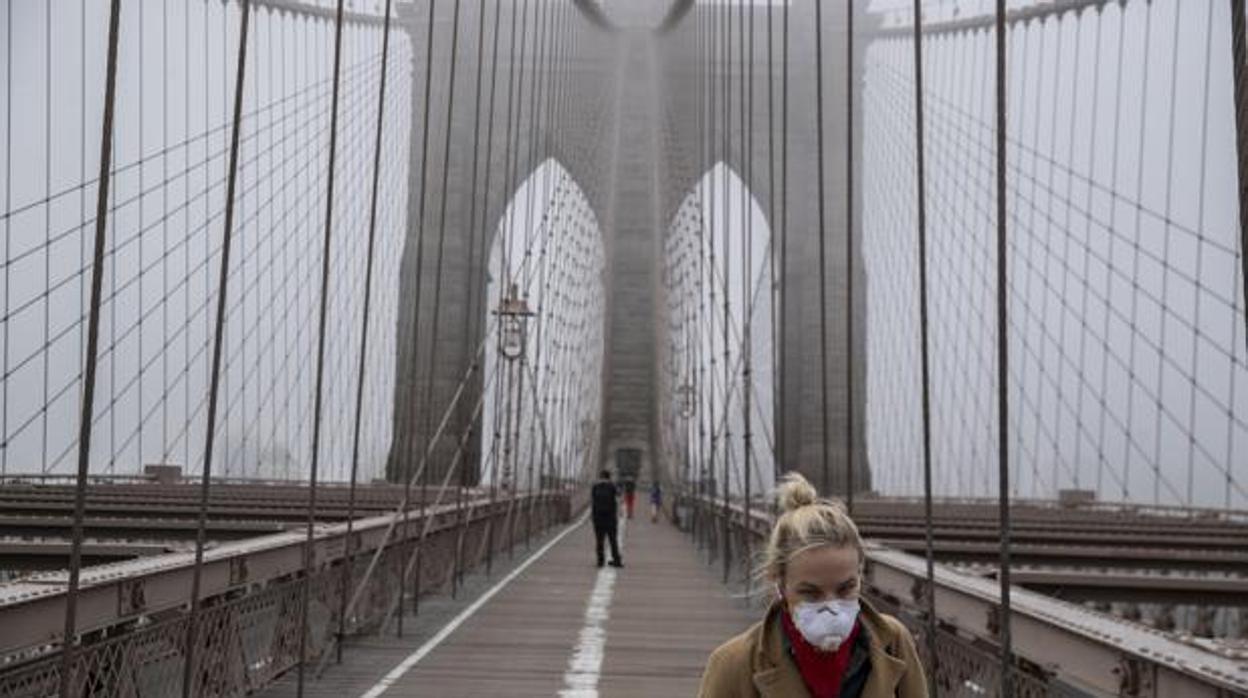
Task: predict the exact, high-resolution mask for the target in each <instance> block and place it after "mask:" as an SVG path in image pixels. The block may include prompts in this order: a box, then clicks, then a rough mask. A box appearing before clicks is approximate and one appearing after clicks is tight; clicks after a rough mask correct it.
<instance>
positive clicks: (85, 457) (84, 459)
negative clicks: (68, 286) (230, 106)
mask: <svg viewBox="0 0 1248 698" xmlns="http://www.w3.org/2000/svg"><path fill="white" fill-rule="evenodd" d="M120 16H121V0H112V4H111V5H110V6H109V18H108V67H107V70H108V73H107V82H106V83H105V87H104V123H103V127H102V129H101V132H102V135H101V138H100V180H99V181H100V185H99V192H98V195H97V197H96V204H95V247H94V253H93V257H92V261H91V314H90V316H89V318H88V321H87V355H86V357H85V363H86V369H85V370H86V373H85V376H84V378H83V396H82V414H81V421H79V423H78V479H77V482H76V483H75V487H74V529H73V542H72V543H71V544H70V549H69V583H68V586H67V588H66V592H65V593H66V598H65V630H64V635H63V643H62V646H61V676H60V694H61V698H70V697H71V696H73V695H74V691H73V682H72V679H73V667H74V654H75V647H74V634H75V631H76V629H77V620H78V618H77V612H78V577H79V568H80V567H81V565H82V535H83V531H82V517H83V513H84V510H85V509H86V503H87V502H86V498H87V475H88V474H89V472H90V468H91V418H92V415H93V412H94V407H95V371H96V359H97V357H98V355H99V340H100V295H101V291H102V290H103V288H102V287H103V280H104V233H105V229H106V227H107V226H106V224H107V222H108V185H109V175H110V174H111V172H110V169H111V166H112V154H113V149H112V145H113V113H114V105H115V104H116V101H117V41H118V22H119V21H120ZM245 22H246V20H244V23H245ZM9 26H10V27H12V23H11V22H10V25H9ZM9 64H10V65H12V61H9ZM240 77H241V73H240ZM237 123H238V122H237V120H236V121H235V144H237V142H238V140H237V133H238V131H237ZM6 277H7V274H6ZM6 335H7V333H6ZM198 569H199V568H198V566H196V570H198Z"/></svg>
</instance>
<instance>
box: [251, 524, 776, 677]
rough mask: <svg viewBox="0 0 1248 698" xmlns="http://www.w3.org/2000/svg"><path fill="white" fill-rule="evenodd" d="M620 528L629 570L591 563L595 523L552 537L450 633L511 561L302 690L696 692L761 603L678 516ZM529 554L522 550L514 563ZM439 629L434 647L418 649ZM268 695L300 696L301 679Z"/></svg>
mask: <svg viewBox="0 0 1248 698" xmlns="http://www.w3.org/2000/svg"><path fill="white" fill-rule="evenodd" d="M639 509H640V507H639ZM639 514H640V512H639ZM623 534H624V535H623V538H624V541H623V548H624V550H623V556H624V563H625V568H624V569H622V570H618V571H617V570H614V569H612V568H609V567H608V568H604V569H603V570H601V571H600V570H599V569H598V568H597V567H596V566H595V565H594V564H593V563H594V553H593V529H592V527H591V526H590V525H589V523H588V522H583V523H580V524H579V525H576V526H575V527H573V528H571V529H570V530H568V531H567V532H566V534H564V535H562V537H560V538H558V539H557V540H555V537H554V536H551V537H550V539H549V540H550V542H549V543H548V545H549V548H548V549H546V550H545V552H544V553H542V554H541V555H540V557H537V558H536V559H535V560H534V561H533V562H532V563H531V564H530V565H529V566H528V567H526V568H525V569H523V570H522V571H519V572H518V573H517V574H516V575H515V577H514V578H513V579H512V580H511V581H510V582H509V583H507V584H506V586H504V587H503V588H502V589H500V590H499V591H498V592H497V594H495V595H494V596H493V597H492V598H490V599H489V600H488V601H486V602H485V603H483V604H481V605H480V606H479V608H478V609H477V610H476V612H475V613H473V614H472V615H471V616H469V617H468V618H466V619H465V620H463V622H462V623H461V624H459V625H458V626H455V627H454V629H453V630H451V631H450V632H449V633H447V632H446V629H447V628H448V625H447V621H449V620H451V619H452V618H454V617H455V616H456V615H457V614H460V613H461V612H462V611H463V609H464V607H467V606H468V605H469V604H470V603H472V602H474V601H475V600H476V599H478V598H479V597H480V595H481V592H482V591H483V590H485V589H488V588H490V587H491V586H492V585H494V584H496V583H497V582H498V581H499V580H501V579H503V578H504V577H505V575H507V574H508V570H507V569H505V568H504V569H500V568H497V567H496V569H495V574H494V577H493V579H491V580H488V583H486V581H485V580H483V579H480V580H477V581H476V582H474V584H473V585H472V586H475V587H476V588H471V587H470V589H469V593H468V594H466V595H464V597H463V598H462V599H461V601H460V602H457V603H452V602H450V601H449V600H445V599H443V600H430V601H424V600H422V607H421V615H420V617H419V618H418V619H415V620H414V621H413V623H409V626H410V625H412V624H414V625H415V630H414V631H413V632H412V633H409V634H408V635H407V637H405V638H403V639H401V640H400V639H396V638H394V637H392V636H387V637H369V638H364V639H359V640H356V641H354V642H352V643H351V644H350V645H348V647H347V655H346V659H345V661H344V663H343V664H342V665H341V666H331V667H330V668H329V670H328V671H326V673H325V675H324V676H323V677H322V678H321V679H319V680H315V679H311V680H309V682H308V684H307V690H306V691H305V695H307V696H310V697H311V696H329V697H332V698H355V697H356V696H370V697H371V696H379V695H384V696H394V697H399V696H437V697H439V698H440V697H453V696H690V695H694V694H695V693H696V692H697V686H698V680H699V678H700V676H701V672H702V667H703V665H704V663H705V661H706V658H707V656H708V655H709V654H710V652H711V651H712V650H713V649H714V648H715V646H716V645H718V644H719V643H720V642H722V641H723V640H725V639H727V638H729V637H731V636H732V635H734V634H736V633H738V632H740V631H741V630H742V629H744V628H745V627H747V626H748V625H749V624H750V623H752V622H753V621H754V620H755V619H756V617H757V615H758V612H757V611H755V610H751V609H750V608H748V607H747V604H746V603H745V601H744V600H742V599H741V598H739V597H738V596H735V595H734V594H732V593H731V592H729V590H728V589H727V588H726V587H725V586H724V585H722V584H721V583H720V580H719V578H718V573H717V568H714V567H711V566H708V565H706V564H705V563H704V562H703V561H702V560H701V559H700V558H699V556H698V555H697V553H696V551H695V549H694V546H693V543H692V541H691V540H690V538H689V537H688V536H686V535H684V534H682V533H680V532H679V531H678V530H676V529H675V528H674V527H672V526H671V525H670V524H668V523H658V524H652V523H650V521H649V519H648V518H642V517H641V516H638V518H636V519H634V520H632V521H629V522H627V526H625V527H624V528H623ZM544 547H545V545H543V546H542V547H540V548H539V546H538V545H537V544H535V545H534V546H533V551H534V553H537V551H538V550H541V549H543V548H544ZM522 550H523V549H522ZM528 555H529V553H524V552H518V553H517V554H516V558H515V563H514V564H513V565H512V566H513V567H520V566H522V565H523V563H524V561H525V560H527V559H528ZM439 633H442V634H443V635H444V638H443V639H442V641H441V642H440V643H438V644H437V645H436V647H433V648H432V649H431V650H428V651H427V653H425V654H423V655H419V656H416V655H415V653H418V651H419V650H420V649H421V648H422V647H425V648H427V646H428V645H427V643H428V642H429V640H430V638H433V637H435V635H438V634H439ZM396 667H398V668H397V669H396ZM404 669H405V670H404ZM387 674H389V675H390V676H389V680H388V681H387V680H386V677H387ZM400 674H401V675H400ZM379 684H381V685H379ZM383 686H384V690H382V687H383ZM264 695H266V696H273V697H278V696H293V695H294V681H293V677H287V678H286V680H284V681H282V682H281V683H279V684H278V685H277V686H275V687H274V688H273V689H271V690H270V691H268V692H266V693H265V694H264Z"/></svg>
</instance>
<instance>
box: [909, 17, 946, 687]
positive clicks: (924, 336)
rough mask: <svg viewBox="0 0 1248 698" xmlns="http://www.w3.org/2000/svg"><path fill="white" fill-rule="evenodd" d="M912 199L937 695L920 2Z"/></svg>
mask: <svg viewBox="0 0 1248 698" xmlns="http://www.w3.org/2000/svg"><path fill="white" fill-rule="evenodd" d="M914 132H915V154H914V159H915V197H916V207H917V218H918V221H917V222H918V234H919V361H920V365H921V367H922V380H923V386H922V398H921V401H922V416H923V523H924V528H925V533H926V544H925V552H926V555H927V598H926V599H925V600H926V602H927V633H926V634H927V638H926V640H927V662H928V666H927V690H928V693H930V694H931V695H933V696H936V695H938V691H937V688H936V675H937V674H938V673H939V672H940V656H939V655H938V654H937V653H936V566H935V556H934V554H933V551H932V548H933V539H932V401H931V357H930V355H929V335H928V308H927V179H926V177H927V174H926V172H927V171H926V154H925V150H924V147H925V146H924V131H923V0H914Z"/></svg>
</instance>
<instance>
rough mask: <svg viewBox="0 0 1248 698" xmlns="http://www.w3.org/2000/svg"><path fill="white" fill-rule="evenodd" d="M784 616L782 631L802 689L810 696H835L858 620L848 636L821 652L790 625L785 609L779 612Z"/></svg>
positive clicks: (853, 639) (839, 689) (842, 676)
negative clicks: (804, 687) (837, 644)
mask: <svg viewBox="0 0 1248 698" xmlns="http://www.w3.org/2000/svg"><path fill="white" fill-rule="evenodd" d="M780 616H781V617H782V618H783V619H784V620H783V623H784V634H785V635H787V636H788V638H789V644H790V645H791V646H792V647H793V659H794V660H795V661H796V662H797V670H798V672H799V673H800V674H801V675H802V681H803V682H804V683H805V684H806V690H808V691H810V695H811V697H812V698H839V696H840V695H841V681H843V680H844V679H845V671H846V670H847V669H848V668H849V658H850V657H851V656H852V655H853V653H854V641H855V640H856V639H857V638H858V626H859V623H858V621H855V622H854V629H853V630H851V631H849V637H847V638H845V641H844V642H842V643H841V644H840V646H839V647H837V648H836V649H835V650H833V651H831V652H825V651H823V650H821V649H819V648H818V647H815V646H814V645H812V644H810V643H809V642H807V641H806V638H804V637H802V633H801V631H799V630H798V629H797V626H795V625H793V619H792V618H790V617H789V613H788V611H781V613H780Z"/></svg>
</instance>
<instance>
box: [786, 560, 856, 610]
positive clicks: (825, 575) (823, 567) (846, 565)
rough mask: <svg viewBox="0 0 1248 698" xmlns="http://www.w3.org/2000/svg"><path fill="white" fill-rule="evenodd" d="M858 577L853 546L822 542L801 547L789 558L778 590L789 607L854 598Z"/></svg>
mask: <svg viewBox="0 0 1248 698" xmlns="http://www.w3.org/2000/svg"><path fill="white" fill-rule="evenodd" d="M860 577H861V575H859V573H858V551H857V550H856V549H855V548H854V546H852V545H843V546H831V545H824V546H820V547H818V548H811V549H810V550H804V551H802V552H800V553H798V554H797V555H794V556H793V559H791V560H789V565H788V570H787V571H786V574H785V578H784V579H783V580H781V582H780V590H781V593H782V595H783V596H784V602H785V605H787V606H788V607H789V608H792V607H793V606H795V605H797V604H799V603H813V602H819V601H827V600H830V599H846V600H849V599H856V598H858V594H859V593H860V588H859V586H860V581H859V580H860Z"/></svg>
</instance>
